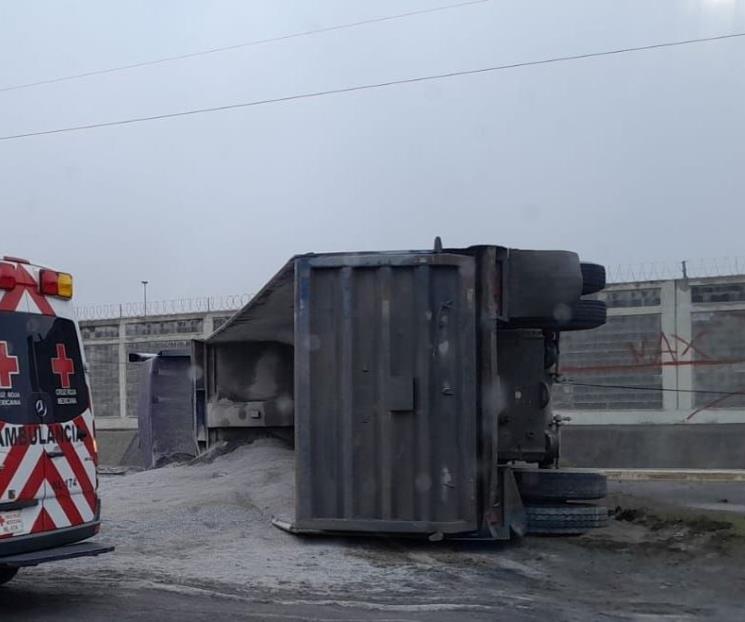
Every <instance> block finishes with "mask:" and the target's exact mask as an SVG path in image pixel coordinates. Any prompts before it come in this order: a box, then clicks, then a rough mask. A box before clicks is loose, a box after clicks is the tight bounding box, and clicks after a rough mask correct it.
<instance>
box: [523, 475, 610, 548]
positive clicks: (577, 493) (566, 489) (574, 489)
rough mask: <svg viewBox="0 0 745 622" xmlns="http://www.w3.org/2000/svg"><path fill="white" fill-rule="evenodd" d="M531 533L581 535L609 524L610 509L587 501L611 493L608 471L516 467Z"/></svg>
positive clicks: (601, 497)
mask: <svg viewBox="0 0 745 622" xmlns="http://www.w3.org/2000/svg"><path fill="white" fill-rule="evenodd" d="M515 479H516V481H517V487H518V489H519V491H520V495H521V497H522V499H523V503H524V504H525V511H526V514H527V519H528V533H529V534H540V535H551V534H556V535H558V534H562V535H579V534H582V533H585V532H587V531H589V530H590V529H595V528H598V527H605V526H607V524H608V509H607V508H606V507H605V506H603V505H595V504H592V503H586V502H587V501H594V500H598V499H603V498H604V497H605V496H606V495H607V493H608V484H607V480H606V477H605V475H603V474H601V473H596V472H593V471H581V470H573V469H515Z"/></svg>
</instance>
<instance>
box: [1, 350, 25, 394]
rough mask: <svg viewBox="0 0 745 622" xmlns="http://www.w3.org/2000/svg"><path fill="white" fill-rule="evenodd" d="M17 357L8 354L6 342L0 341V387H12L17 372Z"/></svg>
mask: <svg viewBox="0 0 745 622" xmlns="http://www.w3.org/2000/svg"><path fill="white" fill-rule="evenodd" d="M19 371H20V370H19V368H18V357H17V356H11V355H10V354H8V342H7V341H0V389H12V388H13V378H12V376H15V375H16V374H18V373H19Z"/></svg>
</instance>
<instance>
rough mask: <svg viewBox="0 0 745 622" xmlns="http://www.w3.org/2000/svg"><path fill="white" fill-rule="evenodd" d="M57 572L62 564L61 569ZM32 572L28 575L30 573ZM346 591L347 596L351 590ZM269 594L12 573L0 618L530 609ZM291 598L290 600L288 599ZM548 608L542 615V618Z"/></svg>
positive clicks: (493, 613) (435, 615)
mask: <svg viewBox="0 0 745 622" xmlns="http://www.w3.org/2000/svg"><path fill="white" fill-rule="evenodd" d="M60 570H61V572H62V573H64V569H63V568H62V567H60ZM30 574H31V573H29V575H30ZM350 596H351V595H350ZM276 598H277V597H276V595H273V596H272V595H269V594H265V595H262V594H256V595H255V597H248V598H247V597H245V596H241V595H236V594H229V593H219V592H214V591H207V590H204V591H201V590H199V589H188V590H184V589H183V588H173V589H169V588H165V589H162V588H154V587H144V586H140V587H133V586H125V587H122V586H118V587H117V586H112V585H110V584H106V585H103V586H101V585H97V584H96V582H95V578H94V577H91V580H90V581H88V580H83V581H81V580H80V579H79V578H76V577H64V574H61V575H60V577H59V578H58V579H53V580H52V579H50V578H49V577H41V580H39V577H32V576H26V577H24V576H22V575H19V576H18V577H17V578H16V579H15V580H14V581H13V582H12V583H11V584H8V585H6V586H4V587H0V620H2V622H16V621H18V622H29V621H31V620H34V621H35V620H43V621H44V622H63V621H64V622H67V621H73V620H74V621H75V622H99V621H106V622H109V621H110V620H117V622H120V621H121V622H128V621H130V620H137V621H139V622H141V621H142V620H158V621H159V622H177V621H178V622H184V621H185V620H189V621H192V620H193V621H198V620H210V621H212V622H214V621H215V620H249V621H253V620H257V621H258V620H277V621H288V622H292V621H295V620H309V621H311V622H326V621H329V622H332V621H337V620H345V621H348V622H352V621H357V620H359V621H360V622H363V621H367V620H376V621H378V622H420V621H425V620H427V621H430V622H446V621H450V620H453V619H457V620H464V621H465V622H481V621H486V620H490V621H498V620H510V621H512V620H515V621H517V622H520V621H523V620H534V619H535V617H534V616H535V614H536V613H537V612H536V611H535V610H531V611H520V610H516V609H513V610H507V609H503V610H502V611H499V610H496V609H493V608H491V607H484V608H483V609H480V608H479V607H477V606H470V607H464V608H463V609H458V608H446V609H444V610H437V609H436V608H434V609H431V608H428V607H427V606H426V605H424V606H421V605H418V606H408V605H405V604H400V605H390V604H389V605H373V604H364V603H362V604H360V605H359V606H354V605H345V606H341V605H338V604H333V603H329V602H323V601H317V602H313V601H309V600H303V598H302V597H301V596H298V597H297V598H296V599H292V597H291V595H290V596H289V597H287V596H286V597H285V598H287V600H284V601H278V600H276ZM293 601H294V602H293ZM548 614H549V612H548V611H545V612H541V614H540V615H541V616H545V615H548Z"/></svg>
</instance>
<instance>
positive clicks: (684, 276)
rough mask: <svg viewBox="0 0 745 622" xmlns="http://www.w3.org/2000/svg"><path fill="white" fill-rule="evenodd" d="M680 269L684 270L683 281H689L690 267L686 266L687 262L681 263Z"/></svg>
mask: <svg viewBox="0 0 745 622" xmlns="http://www.w3.org/2000/svg"><path fill="white" fill-rule="evenodd" d="M680 267H681V268H682V269H683V280H684V281H685V280H687V279H688V267H687V266H686V262H685V260H683V261H681V262H680Z"/></svg>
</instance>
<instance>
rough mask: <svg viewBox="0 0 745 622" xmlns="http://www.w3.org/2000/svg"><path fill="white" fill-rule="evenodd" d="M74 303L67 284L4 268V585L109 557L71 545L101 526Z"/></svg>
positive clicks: (0, 344) (3, 263)
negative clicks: (24, 570) (47, 566)
mask: <svg viewBox="0 0 745 622" xmlns="http://www.w3.org/2000/svg"><path fill="white" fill-rule="evenodd" d="M72 293H73V292H72V277H71V276H70V275H69V274H66V273H61V272H57V271H55V270H50V269H48V268H43V267H41V266H35V265H31V264H30V263H29V262H27V261H25V260H22V259H17V258H11V257H3V258H2V259H0V584H2V583H5V582H7V581H9V580H10V579H11V578H12V577H13V576H14V575H15V574H16V572H17V569H18V568H19V567H22V566H29V565H36V564H38V563H41V562H44V561H52V559H54V560H57V559H64V558H67V557H79V556H83V555H96V554H99V553H102V552H107V551H108V550H111V549H110V548H105V547H98V546H97V545H93V543H83V544H82V545H74V544H72V543H76V542H80V541H82V540H85V539H87V538H90V537H91V536H93V535H95V534H96V533H98V530H99V526H100V504H99V499H98V493H97V488H98V478H97V475H96V464H97V461H98V457H97V450H96V439H95V425H94V421H93V409H92V404H91V397H90V385H89V383H88V378H87V372H86V367H85V360H84V353H83V347H82V342H81V339H80V331H79V329H78V326H77V323H76V321H75V319H74V316H73V306H72V301H71V299H72ZM70 545H72V546H70ZM104 549H105V550H104Z"/></svg>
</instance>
